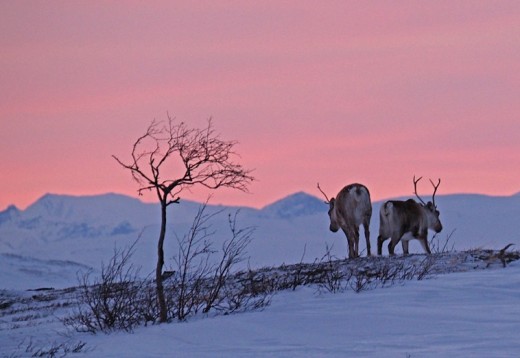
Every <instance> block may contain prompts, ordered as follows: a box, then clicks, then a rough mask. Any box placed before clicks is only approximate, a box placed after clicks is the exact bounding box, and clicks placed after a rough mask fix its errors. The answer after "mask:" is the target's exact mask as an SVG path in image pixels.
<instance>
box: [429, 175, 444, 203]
mask: <svg viewBox="0 0 520 358" xmlns="http://www.w3.org/2000/svg"><path fill="white" fill-rule="evenodd" d="M430 183H432V185H433V195H432V204H433V206H434V207H437V205H435V194H436V193H437V189H438V188H439V185H441V178H439V181H438V182H437V185H435V184H433V181H432V180H431V179H430Z"/></svg>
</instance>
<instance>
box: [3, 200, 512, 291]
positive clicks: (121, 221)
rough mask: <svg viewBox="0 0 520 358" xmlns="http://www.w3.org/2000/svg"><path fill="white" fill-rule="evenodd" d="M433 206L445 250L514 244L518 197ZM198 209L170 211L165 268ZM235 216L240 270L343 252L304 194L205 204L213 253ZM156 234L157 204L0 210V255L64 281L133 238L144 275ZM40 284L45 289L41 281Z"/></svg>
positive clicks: (416, 248) (55, 203) (316, 204)
mask: <svg viewBox="0 0 520 358" xmlns="http://www.w3.org/2000/svg"><path fill="white" fill-rule="evenodd" d="M381 203H382V202H375V203H373V215H372V221H371V225H370V231H371V242H372V247H373V249H372V251H373V252H372V253H374V251H375V245H376V240H377V235H378V229H379V208H380V206H381ZM437 204H438V206H439V209H440V211H441V220H442V222H443V226H444V230H443V232H442V233H440V234H439V235H438V238H439V240H441V241H444V240H446V239H447V237H448V236H449V235H451V238H450V246H451V245H454V247H455V249H458V250H462V249H470V248H476V247H486V248H501V247H503V246H505V245H506V244H508V243H517V242H518V239H519V237H518V232H520V221H519V220H518V219H517V218H518V216H519V215H520V195H514V196H510V197H492V196H485V195H445V196H438V198H437ZM199 205H200V204H199V203H195V202H190V201H182V202H181V203H180V204H179V205H173V206H171V207H170V208H169V223H168V224H169V227H168V237H167V240H166V243H165V253H166V257H167V259H168V260H170V262H171V258H172V257H173V256H174V255H175V252H176V249H177V242H176V238H177V237H182V236H183V235H184V233H185V232H186V231H187V230H188V228H189V227H190V225H191V222H192V220H193V217H194V216H195V214H196V212H197V209H198V207H199ZM237 210H239V211H240V213H239V215H238V225H239V226H240V227H250V226H253V227H255V228H256V231H255V233H254V237H253V242H252V243H251V244H250V246H249V248H248V254H249V260H248V262H247V263H245V265H250V266H251V267H262V266H272V265H280V264H282V263H287V264H290V263H296V262H299V261H300V260H302V258H303V260H304V261H306V262H312V261H314V260H315V259H319V258H321V257H322V256H323V254H324V253H325V249H326V246H328V247H329V248H332V249H331V253H332V254H333V255H335V256H337V257H340V258H341V257H345V256H346V254H347V243H346V240H345V237H344V235H343V234H342V233H336V234H333V233H331V232H330V231H329V230H328V227H329V218H328V215H327V210H328V207H327V205H325V204H324V203H323V200H321V199H319V198H317V197H314V196H312V195H309V194H306V193H303V192H299V193H295V194H292V195H289V196H288V197H286V198H283V199H281V200H278V201H276V202H274V203H273V204H270V205H267V206H266V207H264V208H263V209H261V210H257V209H252V208H247V207H226V206H220V205H209V206H208V208H207V212H208V213H216V212H220V214H219V215H217V216H215V217H214V218H213V219H212V221H211V225H212V229H213V230H214V231H215V235H214V236H213V237H212V240H213V241H214V245H215V248H217V249H218V248H219V247H220V245H221V243H222V242H223V241H224V240H226V239H228V238H229V235H230V231H229V225H228V220H227V219H228V218H227V216H228V214H233V213H235V212H236V211H237ZM158 232H159V206H158V205H157V204H150V203H143V202H141V201H139V200H138V199H135V198H131V197H127V196H124V195H118V194H105V195H95V196H77V197H76V196H66V195H52V194H48V195H45V196H43V197H42V198H41V199H39V200H37V201H36V202H35V203H34V204H32V205H31V206H30V207H28V208H27V209H26V210H23V211H21V210H19V209H17V208H16V207H14V206H10V207H8V208H7V209H6V210H4V211H2V212H0V254H9V255H17V256H20V257H24V260H28V259H30V258H34V259H37V260H40V261H38V265H39V266H41V268H42V270H44V269H45V267H47V266H48V262H49V261H52V260H59V261H63V262H65V263H67V262H69V263H73V264H74V265H76V266H74V265H72V264H71V265H70V268H69V271H70V272H72V273H73V275H71V276H75V273H76V271H77V270H78V268H79V266H77V265H80V266H81V267H93V268H99V267H100V263H101V262H102V261H105V262H106V261H107V260H108V259H109V258H110V257H111V255H112V253H113V250H114V247H120V248H122V247H125V246H128V245H130V244H131V243H133V242H134V241H136V240H138V241H137V244H136V253H135V255H134V257H133V259H134V260H135V262H136V264H137V265H140V266H142V267H143V272H151V271H152V270H153V266H154V262H155V255H156V253H155V245H156V240H157V236H158ZM361 235H363V234H362V230H361ZM364 241H365V240H364V237H363V236H362V237H361V240H360V251H362V254H363V255H364V252H363V250H364V249H365V245H364ZM519 244H520V243H519ZM410 250H411V252H422V249H421V248H420V245H419V244H418V243H416V242H414V241H412V242H411V243H410ZM384 252H386V251H384ZM397 252H398V253H399V252H400V248H398V251H397ZM16 261H17V260H12V259H10V261H9V262H10V263H9V264H7V260H6V259H5V256H2V259H1V260H0V270H2V272H3V273H4V276H3V277H5V276H6V275H7V277H9V272H13V274H12V275H11V276H12V277H18V280H22V277H23V275H24V274H25V275H26V276H27V277H29V276H31V270H23V267H22V266H23V265H21V264H20V263H21V260H18V261H19V262H18V263H19V264H16ZM24 262H25V261H24ZM65 266H66V264H65ZM166 266H168V263H167V264H166ZM60 267H63V266H60ZM47 268H48V269H51V268H49V267H47ZM64 271H66V269H64ZM20 272H22V273H24V274H20ZM42 277H43V276H42ZM4 282H7V281H4V280H2V284H4ZM28 282H29V281H28ZM31 282H32V281H31ZM69 284H74V282H72V283H69ZM41 285H42V286H45V285H46V284H45V282H42V284H41Z"/></svg>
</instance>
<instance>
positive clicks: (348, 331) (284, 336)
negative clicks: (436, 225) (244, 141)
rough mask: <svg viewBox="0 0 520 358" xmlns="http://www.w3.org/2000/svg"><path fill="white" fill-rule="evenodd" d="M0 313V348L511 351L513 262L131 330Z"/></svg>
mask: <svg viewBox="0 0 520 358" xmlns="http://www.w3.org/2000/svg"><path fill="white" fill-rule="evenodd" d="M32 294H34V292H33V293H32ZM42 315H43V313H42ZM6 319H7V318H6V317H2V321H1V326H0V327H1V328H2V330H1V331H0V352H1V355H2V356H6V357H7V356H30V355H31V354H34V353H35V352H37V350H38V349H42V350H45V349H47V348H49V347H52V346H57V345H59V344H62V343H64V342H66V345H68V346H69V347H73V346H75V345H77V344H78V343H79V342H83V343H86V344H85V346H84V347H83V348H82V349H81V353H80V354H77V355H78V356H85V357H165V356H175V357H266V356H273V357H322V356H326V357H515V356H518V352H519V350H520V262H518V261H516V262H513V263H511V264H510V265H509V266H508V267H507V268H505V269H504V268H501V266H500V265H497V266H495V268H493V269H488V270H483V271H482V270H476V271H470V272H464V273H453V274H447V275H439V276H436V277H435V278H433V279H428V280H423V281H406V283H405V284H404V285H395V286H392V287H388V288H380V289H375V290H371V291H364V292H361V293H354V292H353V291H347V292H344V293H337V294H331V293H319V292H318V291H317V289H316V288H315V287H302V288H299V289H297V290H296V291H294V292H293V291H284V292H281V293H279V294H277V295H275V296H274V297H273V299H272V303H271V305H270V306H268V307H266V308H265V309H264V310H263V311H255V312H247V313H239V314H232V315H228V316H216V317H208V318H198V319H193V320H191V321H188V322H185V323H171V324H163V325H156V326H149V327H142V328H138V329H137V330H135V332H134V333H124V332H118V333H113V334H109V335H106V334H98V335H91V334H88V333H76V332H70V331H69V332H68V333H67V331H66V328H65V327H64V326H63V325H61V323H60V322H58V321H56V319H55V318H53V317H47V321H49V323H42V322H46V319H45V317H40V318H39V322H40V323H39V324H35V325H31V324H30V321H29V320H28V321H25V325H24V324H23V323H24V322H20V321H18V322H5V321H6ZM17 324H18V325H19V326H20V327H19V328H17V329H7V328H8V327H11V328H13V327H15V326H16V325H17ZM26 351H28V352H26ZM59 353H60V352H59ZM70 354H71V356H75V354H72V353H70ZM58 355H59V354H58Z"/></svg>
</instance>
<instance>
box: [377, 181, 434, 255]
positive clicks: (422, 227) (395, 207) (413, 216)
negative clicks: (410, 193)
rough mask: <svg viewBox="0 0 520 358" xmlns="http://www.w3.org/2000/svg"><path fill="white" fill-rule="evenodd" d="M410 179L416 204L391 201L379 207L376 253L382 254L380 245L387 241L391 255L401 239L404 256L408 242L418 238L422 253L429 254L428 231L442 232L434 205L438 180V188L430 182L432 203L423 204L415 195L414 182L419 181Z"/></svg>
mask: <svg viewBox="0 0 520 358" xmlns="http://www.w3.org/2000/svg"><path fill="white" fill-rule="evenodd" d="M421 179H422V177H420V178H419V179H415V176H414V177H413V186H414V192H415V196H417V198H418V199H419V201H420V203H417V202H416V201H415V200H413V199H408V200H406V201H397V200H390V201H387V202H386V203H384V204H383V205H382V206H381V210H380V211H379V218H380V226H379V236H378V238H377V254H378V255H381V254H382V248H383V242H384V241H385V240H387V239H388V238H390V243H389V244H388V252H389V254H390V255H394V249H395V247H396V245H397V244H398V243H399V241H400V240H402V246H403V253H404V254H405V255H408V241H409V240H411V239H417V240H419V242H420V243H421V245H422V247H423V249H424V251H425V252H426V253H428V254H431V251H430V247H429V245H428V229H431V230H433V231H435V232H437V233H439V232H441V230H442V224H441V221H440V219H439V215H440V213H439V210H437V206H436V205H435V194H436V193H437V189H438V188H439V185H440V184H441V180H440V179H439V181H438V183H437V185H435V184H434V183H433V181H432V180H431V179H430V183H431V184H432V185H433V195H432V201H429V202H428V203H425V202H424V200H422V199H421V197H420V196H419V194H417V183H418V182H419V180H421Z"/></svg>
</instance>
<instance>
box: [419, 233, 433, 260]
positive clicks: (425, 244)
mask: <svg viewBox="0 0 520 358" xmlns="http://www.w3.org/2000/svg"><path fill="white" fill-rule="evenodd" d="M417 239H418V240H419V242H420V243H421V246H422V247H423V249H424V251H425V252H426V253H427V254H431V253H432V252H431V250H430V245H429V244H428V229H426V230H423V231H421V233H420V235H418V236H417Z"/></svg>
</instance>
